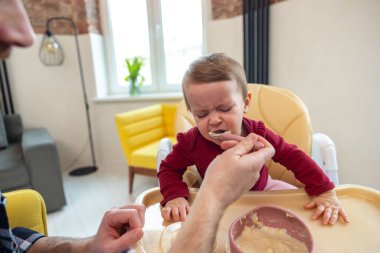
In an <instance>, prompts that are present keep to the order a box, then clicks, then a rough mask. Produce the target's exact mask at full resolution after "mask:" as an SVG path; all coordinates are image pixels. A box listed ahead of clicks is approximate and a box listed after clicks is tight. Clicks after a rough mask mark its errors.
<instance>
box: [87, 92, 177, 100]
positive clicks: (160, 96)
mask: <svg viewBox="0 0 380 253" xmlns="http://www.w3.org/2000/svg"><path fill="white" fill-rule="evenodd" d="M182 98H183V94H182V92H170V93H151V94H149V93H147V94H141V95H137V96H130V95H109V96H104V97H96V98H93V99H92V100H93V101H94V102H95V103H109V102H128V101H157V100H180V99H182Z"/></svg>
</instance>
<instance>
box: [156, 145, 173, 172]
mask: <svg viewBox="0 0 380 253" xmlns="http://www.w3.org/2000/svg"><path fill="white" fill-rule="evenodd" d="M172 146H173V144H172V142H171V140H169V139H168V138H163V139H162V140H160V143H159V144H158V150H157V156H156V169H157V172H158V171H159V170H160V164H161V161H162V160H164V159H165V157H166V156H167V155H168V154H169V153H170V151H171V150H172Z"/></svg>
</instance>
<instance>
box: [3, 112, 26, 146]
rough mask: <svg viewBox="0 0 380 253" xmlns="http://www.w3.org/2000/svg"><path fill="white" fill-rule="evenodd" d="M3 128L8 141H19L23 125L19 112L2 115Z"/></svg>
mask: <svg viewBox="0 0 380 253" xmlns="http://www.w3.org/2000/svg"><path fill="white" fill-rule="evenodd" d="M4 124H5V130H6V132H7V138H8V141H9V143H15V142H21V138H22V132H23V125H22V120H21V116H20V115H19V114H12V115H5V116H4Z"/></svg>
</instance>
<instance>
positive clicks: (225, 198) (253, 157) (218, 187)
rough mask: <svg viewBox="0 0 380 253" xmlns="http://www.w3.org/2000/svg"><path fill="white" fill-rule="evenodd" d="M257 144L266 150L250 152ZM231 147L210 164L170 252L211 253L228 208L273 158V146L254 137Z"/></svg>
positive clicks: (250, 136)
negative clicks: (221, 221) (261, 144)
mask: <svg viewBox="0 0 380 253" xmlns="http://www.w3.org/2000/svg"><path fill="white" fill-rule="evenodd" d="M258 141H259V142H261V143H263V144H264V147H263V148H261V149H260V150H258V151H255V152H252V153H251V151H252V148H253V147H254V146H255V144H256V142H258ZM230 144H231V142H229V144H228V148H230V149H229V150H227V151H225V152H224V153H223V154H222V155H220V156H218V157H217V158H215V159H214V161H213V162H212V163H211V164H210V165H209V167H208V169H207V171H206V175H205V178H204V180H203V183H202V186H201V188H200V190H199V192H198V194H197V196H196V198H195V200H194V204H193V206H192V209H191V212H190V214H189V216H188V218H187V220H186V222H185V223H184V225H183V227H182V228H181V230H180V231H179V233H178V236H177V238H176V240H175V241H174V243H173V245H172V248H171V249H170V251H169V252H211V251H212V248H213V244H214V241H215V237H216V232H217V231H218V226H219V221H220V219H221V218H222V216H223V213H224V211H225V209H226V208H227V207H228V205H229V204H231V203H232V202H234V201H235V200H236V199H238V198H239V197H240V196H241V195H242V194H243V193H244V192H247V191H248V190H249V189H250V188H251V187H252V186H253V185H254V184H255V183H256V181H257V179H258V178H259V171H260V169H261V167H262V166H263V164H264V163H265V162H266V161H267V160H268V159H270V158H271V157H272V156H273V155H274V149H273V147H272V146H271V145H270V144H269V143H268V142H267V141H266V140H265V139H264V138H262V137H260V136H258V135H255V134H250V135H248V136H247V137H246V138H244V139H243V140H242V141H240V143H238V144H237V145H236V144H235V145H236V146H235V147H232V148H231V145H230ZM223 146H224V145H222V147H223ZM195 234H198V235H201V236H202V238H199V237H195V236H194V235H195Z"/></svg>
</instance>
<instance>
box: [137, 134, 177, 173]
mask: <svg viewBox="0 0 380 253" xmlns="http://www.w3.org/2000/svg"><path fill="white" fill-rule="evenodd" d="M165 138H169V139H170V140H171V141H172V143H177V140H176V138H175V137H173V136H166V137H165ZM159 143H160V140H158V141H154V142H152V143H150V144H147V145H145V146H143V147H142V148H138V149H136V150H135V151H133V152H132V154H131V161H130V164H133V166H135V167H143V168H151V169H153V170H155V169H156V156H157V150H158V144H159Z"/></svg>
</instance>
